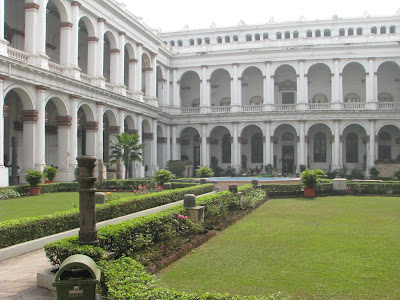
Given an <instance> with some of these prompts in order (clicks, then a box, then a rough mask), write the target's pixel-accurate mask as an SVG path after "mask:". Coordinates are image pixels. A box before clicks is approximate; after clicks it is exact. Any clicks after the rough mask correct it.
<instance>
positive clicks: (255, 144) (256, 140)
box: [251, 132, 263, 163]
mask: <svg viewBox="0 0 400 300" xmlns="http://www.w3.org/2000/svg"><path fill="white" fill-rule="evenodd" d="M251 162H252V163H262V162H263V142H262V135H261V133H259V132H257V133H255V134H253V136H252V137H251Z"/></svg>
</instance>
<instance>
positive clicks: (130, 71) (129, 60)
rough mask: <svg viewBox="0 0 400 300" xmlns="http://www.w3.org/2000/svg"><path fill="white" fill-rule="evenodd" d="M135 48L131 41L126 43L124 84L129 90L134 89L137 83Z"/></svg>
mask: <svg viewBox="0 0 400 300" xmlns="http://www.w3.org/2000/svg"><path fill="white" fill-rule="evenodd" d="M136 62H137V61H136V60H135V50H134V49H133V46H132V44H131V43H130V42H127V43H125V45H124V66H123V67H124V85H125V86H126V87H127V88H128V89H129V90H134V88H135V83H134V77H135V69H136V67H135V65H134V64H136Z"/></svg>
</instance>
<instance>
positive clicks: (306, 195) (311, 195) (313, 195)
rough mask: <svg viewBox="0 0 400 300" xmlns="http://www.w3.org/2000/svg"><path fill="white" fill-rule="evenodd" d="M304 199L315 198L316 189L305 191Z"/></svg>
mask: <svg viewBox="0 0 400 300" xmlns="http://www.w3.org/2000/svg"><path fill="white" fill-rule="evenodd" d="M303 191H304V197H315V188H307V187H305V188H304V189H303Z"/></svg>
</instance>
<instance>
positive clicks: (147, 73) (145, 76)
mask: <svg viewBox="0 0 400 300" xmlns="http://www.w3.org/2000/svg"><path fill="white" fill-rule="evenodd" d="M141 59H142V93H143V94H144V95H145V96H146V97H149V96H150V79H151V71H152V70H153V69H152V68H151V63H150V57H149V56H148V55H147V54H146V53H143V54H142V58H141Z"/></svg>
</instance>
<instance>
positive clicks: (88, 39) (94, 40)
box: [87, 36, 99, 43]
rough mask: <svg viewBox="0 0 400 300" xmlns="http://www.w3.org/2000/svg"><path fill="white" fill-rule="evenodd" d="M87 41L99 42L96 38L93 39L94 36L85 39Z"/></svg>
mask: <svg viewBox="0 0 400 300" xmlns="http://www.w3.org/2000/svg"><path fill="white" fill-rule="evenodd" d="M87 41H88V42H96V43H97V42H98V41H99V38H98V37H95V36H89V37H88V38H87Z"/></svg>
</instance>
